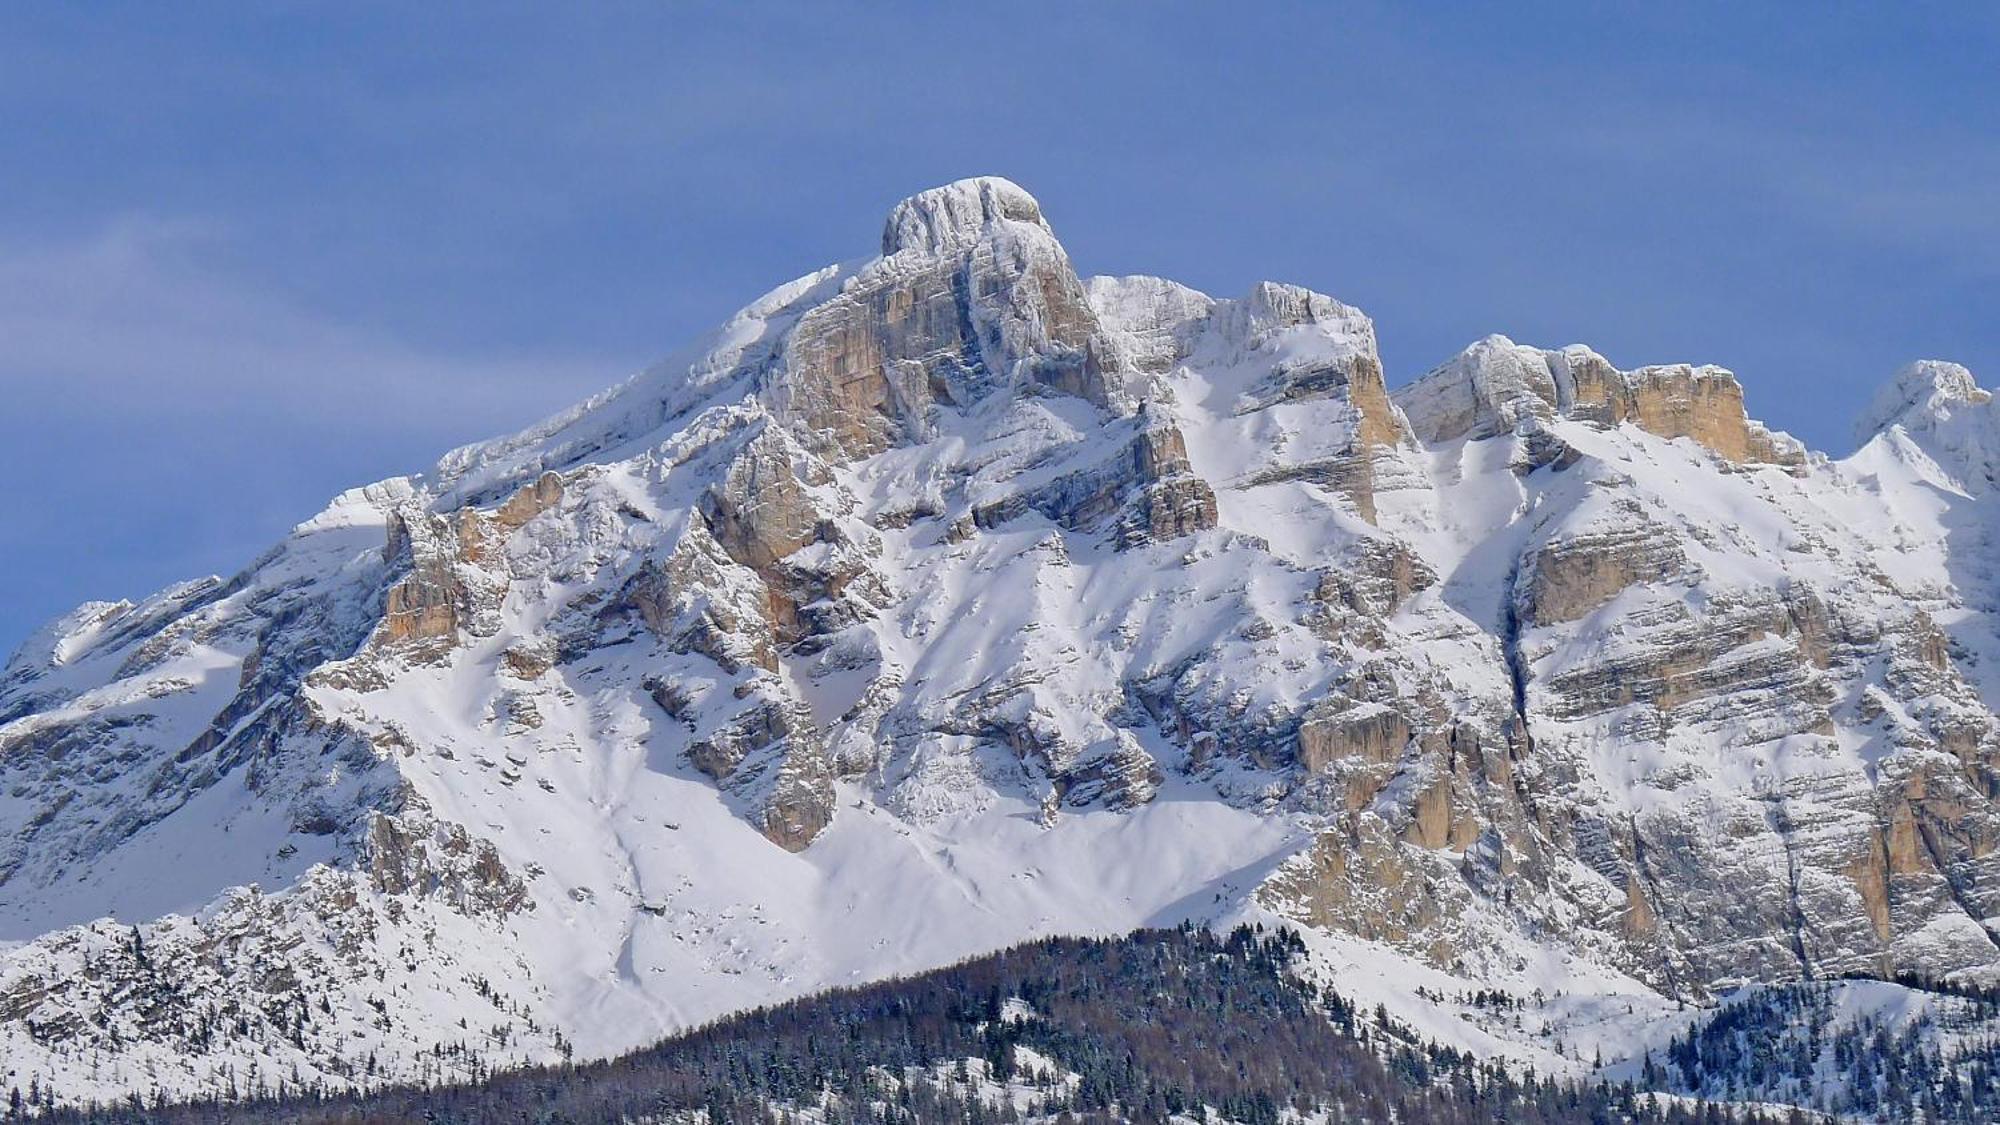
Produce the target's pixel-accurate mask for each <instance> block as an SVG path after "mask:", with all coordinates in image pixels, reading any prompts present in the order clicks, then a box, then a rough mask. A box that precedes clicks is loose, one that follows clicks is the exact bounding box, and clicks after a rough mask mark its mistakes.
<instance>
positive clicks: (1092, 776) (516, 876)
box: [0, 179, 2000, 1099]
mask: <svg viewBox="0 0 2000 1125" xmlns="http://www.w3.org/2000/svg"><path fill="white" fill-rule="evenodd" d="M1994 409H1995V408H1994V406H1993V405H1992V396H1991V395H1990V394H1988V393H1987V392H1986V391H1984V390H1981V389H1979V388H1978V387H1977V386H1976V385H1975V384H1974V382H1973V380H1972V378H1971V376H1970V375H1969V374H1967V373H1966V372H1965V371H1964V369H1962V368H1957V367H1955V366H1953V365H1949V364H1940V363H1931V362H1927V363H1923V364H1918V365H1915V366H1913V367H1912V368H1910V369H1908V370H1906V371H1905V372H1903V373H1901V374H1899V375H1898V376H1897V377H1896V379H1895V380H1894V381H1893V383H1892V384H1891V386H1890V387H1889V388H1887V389H1886V390H1885V391H1884V392H1883V395H1882V398H1881V399H1880V400H1879V401H1878V403H1877V404H1876V405H1875V407H1873V408H1871V411H1870V414H1869V417H1868V419H1867V420H1866V421H1865V426H1866V432H1865V433H1864V434H1863V438H1864V443H1863V444H1862V446H1861V448H1860V450H1859V451H1858V452H1856V453H1854V454H1853V455H1852V456H1849V457H1847V458H1845V459H1843V460H1833V459H1829V458H1828V457H1827V456H1825V455H1822V454H1819V453H1814V452H1809V451H1807V450H1805V449H1803V448H1802V447H1800V446H1799V444H1798V443H1797V442H1795V441H1793V440H1792V439H1790V438H1789V437H1786V436H1785V435H1782V434H1777V433H1773V432H1771V431H1769V430H1767V429H1766V428H1765V427H1763V426H1762V425H1760V424H1758V423H1757V422H1755V421H1753V420H1751V419H1750V418H1749V417H1748V416H1747V414H1746V413H1745V411H1744V406H1743V390H1742V388H1741V387H1740V386H1739V385H1738V383H1737V381H1736V379H1735V377H1734V376H1732V375H1731V374H1730V373H1729V372H1727V371H1724V370H1721V369H1719V368H1714V367H1690V366H1686V365H1681V366H1665V367H1646V368H1640V369H1638V370H1633V371H1621V370H1618V369H1617V368H1615V367H1614V366H1613V365H1612V364H1610V363H1609V362H1608V361H1606V360H1605V359H1604V358H1603V357H1601V356H1598V355H1596V354H1595V353H1593V352H1591V351H1590V350H1589V349H1587V348H1582V347H1570V348H1566V349H1562V350H1559V351H1548V350H1542V349H1538V348H1531V347H1525V346H1521V345H1517V344H1515V343H1513V342H1511V341H1509V340H1507V339H1505V338H1503V337H1497V336H1496V337H1489V338H1488V339H1486V340H1482V341H1480V342H1478V343H1476V344H1474V345H1473V346H1472V347H1470V348H1468V349H1467V350H1466V351H1465V352H1464V353H1463V354H1461V355H1460V356H1458V357H1456V358H1454V359H1452V360H1450V361H1449V362H1447V363H1445V364H1444V365H1443V366H1441V367H1439V368H1437V369H1436V370H1435V371H1433V372H1431V373H1430V374H1428V375H1426V376H1424V377H1423V378H1422V379H1419V380H1417V381H1416V382H1415V383H1413V384H1411V385H1410V386H1407V387H1405V388H1403V389H1401V390H1399V391H1397V392H1396V393H1394V394H1393V395H1392V394H1391V393H1389V391H1388V390H1387V389H1386V385H1385V382H1384V377H1383V371H1382V367H1381V364H1380V361H1379V358H1378V354H1377V348H1376V341H1375V335H1374V329H1373V326H1372V324H1371V323H1370V322H1369V320H1368V318H1367V317H1366V316H1364V315H1363V314H1362V313H1361V312H1359V311H1358V310H1355V309H1353V308H1351V307H1349V306H1347V305H1344V304H1342V303H1340V302H1339V301H1336V300H1334V299H1332V298H1330V297H1325V296H1322V295H1319V294H1315V293H1310V292H1307V291H1305V290H1302V289H1298V288H1295V287H1290V286H1283V285H1276V284H1269V283H1266V284H1260V285H1258V286H1256V287H1255V288H1253V289H1252V291H1251V292H1250V293H1249V294H1247V295H1245V296H1243V297H1241V298H1235V299H1217V298H1212V297H1209V296H1207V295H1204V294H1201V293H1197V292H1195V291H1193V290H1190V289H1187V288H1185V287H1183V286H1179V285H1176V284H1174V283H1173V282H1170V281H1164V280H1160V279H1156V278H1137V277H1135V278H1092V279H1087V280H1086V279H1080V278H1079V277H1077V276H1076V274H1075V273H1074V271H1073V270H1072V269H1071V267H1070V264H1069V260H1068V257H1067V255H1066V254H1065V252H1064V250H1063V248H1062V246H1061V245H1060V244H1059V243H1058V242H1057V240H1056V238H1055V236H1054V234H1053V233H1052V232H1051V230H1050V227H1049V225H1048V223H1047V222H1046V221H1045V219H1044V218H1043V216H1042V213H1041V209H1040V207H1039V206H1038V204H1037V203H1036V202H1035V201H1034V200H1033V199H1031V198H1030V197H1029V196H1028V195H1027V194H1026V193H1025V192H1023V191H1021V189H1019V188H1018V187H1016V186H1014V185H1013V184H1010V183H1008V182H1006V181H1004V180H998V179H980V180H967V181H961V182H959V183H956V184H952V185H949V186H946V187H943V188H939V189H936V190H934V191H929V192H925V193H923V194H921V195H918V196H915V197H913V198H911V199H909V200H906V201H904V202H903V203H901V204H899V205H897V206H896V208H895V209H894V210H893V211H892V213H891V215H890V216H889V219H888V222H887V224H886V227H885V230H884V232H883V235H882V244H881V253H880V254H879V255H877V256H875V257H871V258H866V259H862V260H858V261H855V262H850V263H846V264H842V265H837V266H830V267H828V268H826V269H824V270H821V271H819V272H817V273H814V274H811V275H809V276H807V277H804V278H801V279H799V280H797V281H794V282H791V283H789V284H787V285H784V286H781V287H779V288H778V289H776V290H773V291H772V292H771V293H770V294H768V295H767V296H765V297H763V298H761V299H759V300H758V301H756V302H754V303H753V304H751V305H750V306H748V307H747V308H745V309H744V310H743V311H742V312H740V313H738V314H737V315H736V316H735V317H734V318H732V319H731V320H730V322H729V323H727V324H725V325H723V326H722V327H721V328H719V329H718V330H717V331H716V332H715V333H713V334H712V335H711V336H710V337H708V338H707V339H705V340H703V341H702V342H700V343H699V344H697V345H696V346H695V347H694V348H692V349H690V350H689V351H687V352H686V353H683V354H681V355H679V356H677V357H676V358H674V359H672V360H669V361H667V362H665V363H663V364H661V365H659V366H657V367H655V368H653V369H652V370H649V371H647V372H645V373H643V374H641V375H639V376H637V377H636V378H634V379H633V380H632V381H630V382H628V383H626V384H624V385H622V386H620V387H618V388H615V389H613V390H611V391H608V392H606V393H604V394H602V395H599V396H597V397H596V398H594V399H592V400H590V401H588V402H586V403H584V404H582V405H580V406H578V407H576V408H575V409H573V410H571V411H569V412H566V413H565V414H563V415H561V416H558V417H556V418H554V419H551V420H549V421H547V422H545V423H543V424H541V425H538V426H536V427H533V428H531V429H529V430H527V431H524V432H523V433H521V434H519V435H516V436H513V437H508V438H503V439H500V440H496V441H493V442H488V443H484V444H481V445H476V446H471V447H467V448H465V449H461V450H457V451H455V452H453V453H450V454H448V455H447V456H445V457H444V458H443V459H442V460H441V461H439V463H438V464H437V466H436V467H435V468H434V469H433V470H432V471H431V472H429V473H427V474H424V475H422V476H420V477H413V478H399V479H395V480H390V481H384V482H381V483H378V484H374V485H370V486H368V487H366V488H361V489H356V490H354V491H351V492H348V493H346V494H343V495H342V496H340V497H338V498H336V499H335V500H334V501H333V502H332V504H330V505H329V506H328V507H327V509H326V510H325V511H323V512H321V513H320V514H319V515H317V516H314V517H313V518H312V519H310V520H307V521H306V522H305V523H302V524H300V525H299V526H298V527H297V528H296V529H295V530H294V531H293V533H292V534H291V536H289V537H288V538H287V539H286V540H285V541H284V542H282V543H280V544H279V545H277V546H276V547H274V548H273V549H272V550H271V551H270V552H268V553H267V554H266V555H264V556H263V557H262V558H260V559H258V560H256V561H255V562H253V563H252V564H251V565H250V566H249V567H248V568H247V569H245V570H244V571H243V572H241V573H240V574H238V575H236V576H234V577H232V578H229V579H226V580H223V579H207V580H203V581H198V582H192V583H188V584H185V585H182V586H179V587H176V588H174V589H172V590H169V591H166V592H163V593H161V594H159V595H156V596H155V597H153V598H151V599H149V600H147V601H145V602H143V603H140V604H137V605H133V604H126V603H116V604H111V603H92V604H89V605H85V606H83V607H81V608H79V609H78V610H77V611H75V612H73V613H72V614H70V615H69V616H67V617H65V618H63V619H61V620H59V621H57V622H54V623H52V624H51V625H50V626H48V627H47V628H45V629H44V630H43V631H41V632H40V633H38V634H37V635H36V636H35V637H34V638H32V639H31V640H30V641H29V642H28V643H27V644H26V645H25V646H24V647H23V648H22V649H21V651H20V652H19V653H17V654H16V655H15V656H14V657H13V659H12V660H11V662H9V663H8V665H7V666H6V669H5V671H4V673H0V781H4V789H0V793H4V796H0V841H3V842H0V943H5V944H4V945H0V1055H4V1058H5V1059H6V1060H7V1063H6V1065H7V1067H8V1068H9V1069H10V1070H11V1071H12V1072H13V1073H12V1075H11V1076H8V1080H9V1081H10V1082H13V1083H18V1084H21V1085H23V1086H24V1087H25V1086H26V1085H27V1084H28V1083H29V1082H30V1081H33V1082H35V1083H37V1084H38V1085H40V1086H44V1087H47V1088H50V1089H53V1090H55V1091H57V1093H58V1096H59V1097H60V1098H62V1099H78V1098H93V1097H103V1096H109V1095H114V1094H118V1093H122V1092H125V1091H130V1090H140V1091H147V1090H152V1089H161V1090H166V1091H170V1092H194V1091H203V1092H213V1091H217V1090H246V1089H256V1088H258V1087H259V1086H260V1085H261V1086H265V1087H274V1086H276V1085H278V1084H280V1083H298V1082H322V1083H354V1084H362V1085H365V1084H374V1083H380V1082H384V1081H388V1080H393V1079H410V1078H418V1079H422V1078H435V1077H449V1076H462V1075H465V1074H467V1073H469V1072H470V1069H471V1068H473V1067H475V1066H476V1067H486V1066H498V1065H506V1064H510V1063H517V1062H526V1061H548V1060H552V1059H556V1058H561V1057H565V1056H568V1055H578V1056H597V1055H604V1054H609V1053H613V1052H617V1051H619V1050H622V1049H625V1048H629V1047H633V1046H636V1045H639V1044H641V1043H645V1042H649V1041H651V1040H653V1039H656V1038H658V1037H660V1036H662V1035H664V1034H666V1033H669V1032H671V1031H674V1030H676V1029H680V1028H685V1027H687V1026H690V1025H692V1024H695V1023H698V1022H701V1021H705V1020H708V1019H711V1018H714V1017H716V1016H719V1015H722V1014H724V1013H728V1012H731V1011H735V1010H739V1009H742V1008H745V1007H748V1006H751V1005H756V1004H761V1003H765V1002H768V1001H772V1000H776V999H779V998H787V997H792V996H798V995H802V994H805V993H808V992H812V991H815V990H818V989H821V988H824V987H826V986H829V985H837V984H844V983H852V982H859V981H863V980H869V979H876V978H881V977H885V976H888V975H892V974H899V973H906V972H910V971H914V970H918V969H923V968H928V967H932V966H936V965H940V964H944V963H947V962H950V961H953V960H955V959H958V958H961V957H965V956H968V955H971V954H975V953H979V952H984V951H989V950H992V949H996V948H999V947H1002V946H1005V945H1009V944H1013V943H1017V942H1020V941H1023V940H1026V939H1030V938H1033V937H1038V936H1043V935H1049V934H1058V933H1116V932H1123V931H1126V930H1130V929H1132V928H1134V927H1138V926H1144V925H1165V924H1172V923H1177V922H1179V921H1182V920H1185V919H1194V920H1197V921H1203V922H1209V921H1213V922H1218V923H1221V922H1230V921H1234V920H1238V919H1242V918H1270V919H1285V920H1290V921H1294V922H1297V923H1301V924H1304V925H1306V926H1309V927H1311V928H1312V930H1313V933H1314V937H1313V944H1314V949H1315V951H1316V953H1317V955H1318V956H1319V957H1320V958H1321V962H1322V964H1324V965H1325V966H1327V967H1328V971H1329V972H1334V971H1338V972H1339V973H1340V974H1341V977H1342V981H1341V983H1342V987H1343V989H1344V990H1346V991H1349V992H1350V993H1353V994H1356V995H1360V996H1362V997H1363V999H1364V1000H1365V1001H1366V1002H1368V1003H1374V1002H1377V1000H1378V998H1379V1000H1380V1002H1382V1003H1385V1004H1387V1005H1388V1006H1389V1007H1390V1008H1391V1009H1392V1010H1393V1011H1395V1012H1396V1013H1397V1015H1398V1016H1399V1017H1400V1018H1403V1019H1405V1020H1408V1021H1410V1022H1411V1023H1412V1024H1413V1026H1418V1027H1419V1028H1420V1029H1422V1030H1424V1031H1425V1032H1426V1034H1435V1035H1439V1036H1441V1037H1443V1038H1445V1039H1447V1041H1450V1042H1456V1043H1460V1044H1462V1045H1464V1046H1465V1047H1467V1048H1468V1049H1471V1050H1473V1051H1475V1052H1477V1053H1480V1054H1481V1055H1487V1056H1500V1057H1504V1058H1509V1059H1518V1060H1521V1061H1524V1062H1530V1063H1533V1064H1536V1065H1537V1066H1540V1067H1542V1068H1544V1069H1548V1070H1553V1071H1555V1072H1557V1073H1581V1072H1582V1071H1583V1070H1585V1069H1588V1067H1590V1066H1592V1065H1595V1061H1596V1060H1595V1059H1586V1058H1584V1057H1583V1056H1582V1054H1581V1052H1579V1051H1574V1050H1570V1051H1565V1050H1557V1049H1554V1047H1553V1046H1552V1045H1551V1043H1550V1041H1549V1039H1548V1038H1546V1037H1544V1036H1542V1035H1537V1034H1535V1033H1532V1032H1530V1031H1524V1030H1521V1029H1519V1028H1517V1027H1515V1026H1513V1025H1510V1024H1508V1023H1506V1022H1505V1021H1496V1022H1494V1023H1492V1024H1491V1026H1489V1025H1487V1024H1485V1023H1481V1022H1479V1021H1477V1020H1470V1019H1466V1018H1462V1014H1460V1013H1455V1012H1454V1011H1453V1010H1451V1008H1450V1006H1449V1005H1443V1004H1439V1003H1433V1002H1432V1001H1431V1000H1428V999H1426V998H1425V997H1424V996H1419V995H1418V994H1417V993H1416V992H1415V991H1414V985H1413V984H1412V982H1427V984H1426V988H1425V991H1426V995H1433V996H1442V995H1448V994H1453V993H1455V992H1457V991H1461V990H1466V989H1470V988H1487V989H1499V990H1503V991H1506V992H1509V993H1510V994H1518V995H1522V996H1525V995H1528V994H1531V993H1533V992H1535V991H1536V990H1541V991H1542V993H1543V995H1545V996H1546V995H1549V994H1552V993H1561V994H1563V995H1565V996H1567V997H1570V998H1571V1000H1570V1001H1569V1002H1567V1005H1566V1006H1565V1005H1558V1006H1557V1007H1556V1010H1558V1011H1559V1012H1567V1013H1569V1015H1568V1016H1566V1017H1565V1018H1570V1019H1573V1020H1574V1021H1575V1022H1577V1024H1578V1025H1579V1026H1584V1025H1589V1026H1598V1025H1600V1024H1602V1023H1603V1022H1604V1021H1606V1020H1610V1019H1611V1013H1612V1010H1613V1009H1614V1008H1615V1010H1616V1013H1617V1019H1616V1021H1614V1022H1617V1023H1618V1024H1619V1028H1618V1031H1617V1034H1618V1036H1620V1037H1621V1038H1619V1039H1618V1040H1617V1041H1618V1042H1623V1043H1628V1044H1632V1045H1638V1044H1644V1043H1648V1042H1652V1041H1653V1039H1652V1037H1656V1036H1657V1035H1662V1034H1667V1032H1666V1031H1665V1030H1664V1029H1667V1028H1669V1027H1678V1026H1681V1025H1682V1024H1684V1023H1685V1017H1684V1016H1682V1015H1677V1014H1676V1013H1678V1012H1679V1010H1680V1008H1681V1005H1682V1003H1683V1002H1689V1003H1705V1002H1708V1001H1709V1000H1711V999H1712V998H1713V997H1715V996H1717V995H1720V994H1721V993H1722V992H1724V991H1725V990H1727V989H1729V988H1732V987H1734V986H1737V985H1740V984H1744V983H1746V982H1778V981H1786V980H1792V979H1797V978H1801V977H1821V976H1826V975H1832V974H1844V973H1845V974H1851V973H1864V974H1872V975H1878V976H1887V975H1890V974H1894V973H1909V974H1916V975H1919V976H1922V977H1925V978H1936V979H1942V978H1947V977H1958V978H1965V979H1989V978H1991V977H1992V976H1993V975H1994V974H1995V971H1996V966H2000V945H1996V939H1995V936H1994V935H1995V932H1996V927H2000V856H1996V844H2000V804H1996V797H1997V796H2000V772H1996V768H2000V726H1996V721H1995V716H1994V712H1993V709H1992V708H1993V700H1994V699H1995V698H1996V697H1997V696H1996V693H2000V679H1996V678H1995V668H1996V667H2000V665H1996V663H1995V662H1996V660H2000V651H1996V650H2000V632H1997V631H1996V629H1995V619H1994V617H1993V614H1994V613H1995V607H1996V600H1995V587H1994V583H1993V581H1992V579H1991V577H1990V576H1991V575H1992V574H1993V573H1994V568H1993V566H1992V562H1993V554H1992V545H1991V542H1990V533H1989V531H1988V528H1989V527H1990V526H1991V525H1992V523H1993V522H1994V517H1993V513H1992V511H1991V507H1990V506H1991V505H1992V503H1993V502H1994V501H1992V500H1991V499H1990V498H1989V497H1990V494H1991V493H1992V492H1993V491H1994V489H1993V480H1994V475H1993V474H1994V472H1995V464H1996V454H2000V424H1996V422H1995V417H1996V416H1995V415H1994V413H1993V411H1994ZM1579 997H1581V998H1585V999H1582V1000H1578V999H1576V998H1579ZM1676 1021H1678V1022H1676ZM1603 1034H1605V1035H1606V1036H1609V1035H1610V1032H1609V1031H1605V1032H1603ZM1633 1049H1634V1050H1637V1049H1640V1048H1638V1047H1637V1046H1634V1048H1633ZM1605 1061H1606V1062H1607V1064H1610V1063H1613V1062H1616V1061H1617V1060H1615V1059H1611V1058H1607V1059H1606V1060H1605Z"/></svg>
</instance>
